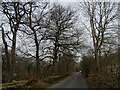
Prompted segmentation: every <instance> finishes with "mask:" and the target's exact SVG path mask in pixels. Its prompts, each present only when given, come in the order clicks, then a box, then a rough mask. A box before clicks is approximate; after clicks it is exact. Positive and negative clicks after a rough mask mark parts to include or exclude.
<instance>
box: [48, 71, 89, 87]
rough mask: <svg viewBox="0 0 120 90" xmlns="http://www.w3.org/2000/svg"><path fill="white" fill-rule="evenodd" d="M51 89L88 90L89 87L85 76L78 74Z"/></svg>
mask: <svg viewBox="0 0 120 90" xmlns="http://www.w3.org/2000/svg"><path fill="white" fill-rule="evenodd" d="M50 88H88V86H87V84H86V81H85V79H84V77H83V75H82V74H81V73H80V72H76V73H75V74H73V75H72V76H70V77H68V78H66V79H65V80H63V81H61V82H59V83H57V84H55V85H53V86H52V87H50Z"/></svg>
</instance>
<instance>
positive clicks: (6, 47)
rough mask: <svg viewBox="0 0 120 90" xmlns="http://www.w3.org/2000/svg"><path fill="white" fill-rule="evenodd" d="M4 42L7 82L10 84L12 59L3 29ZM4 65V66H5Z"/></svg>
mask: <svg viewBox="0 0 120 90" xmlns="http://www.w3.org/2000/svg"><path fill="white" fill-rule="evenodd" d="M2 40H3V44H4V46H5V56H6V63H7V64H6V66H5V67H7V71H6V72H7V77H6V78H8V79H7V81H8V82H9V81H10V79H11V78H10V58H9V52H8V45H7V42H6V40H5V35H4V29H3V28H2ZM3 65H4V64H3Z"/></svg>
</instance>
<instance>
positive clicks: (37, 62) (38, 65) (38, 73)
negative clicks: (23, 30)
mask: <svg viewBox="0 0 120 90" xmlns="http://www.w3.org/2000/svg"><path fill="white" fill-rule="evenodd" d="M33 32H34V38H35V44H36V75H37V77H38V78H40V68H39V67H40V62H39V43H38V39H37V34H36V31H35V30H33Z"/></svg>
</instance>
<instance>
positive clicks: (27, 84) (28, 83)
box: [1, 75, 69, 90]
mask: <svg viewBox="0 0 120 90" xmlns="http://www.w3.org/2000/svg"><path fill="white" fill-rule="evenodd" d="M68 76H69V75H59V76H49V77H47V78H45V79H44V80H42V81H34V80H24V81H14V82H11V83H3V84H1V85H2V89H3V90H7V89H17V88H47V87H49V86H51V85H53V84H55V83H57V82H59V81H61V80H63V79H64V78H66V77H68Z"/></svg>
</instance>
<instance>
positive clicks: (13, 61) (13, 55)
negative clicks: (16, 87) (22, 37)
mask: <svg viewBox="0 0 120 90" xmlns="http://www.w3.org/2000/svg"><path fill="white" fill-rule="evenodd" d="M16 35H17V30H16V31H14V32H13V41H12V49H11V70H10V71H11V75H10V77H11V80H13V79H14V73H15V62H16V53H15V50H16Z"/></svg>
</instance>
